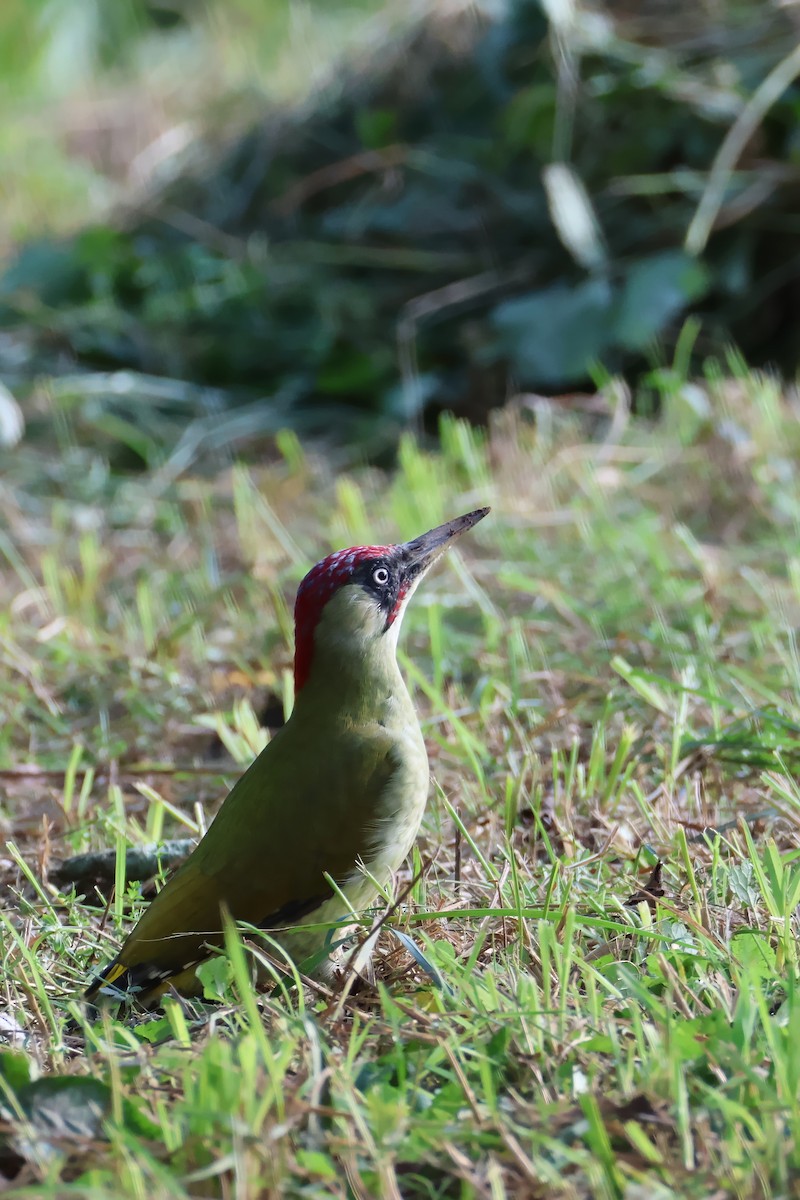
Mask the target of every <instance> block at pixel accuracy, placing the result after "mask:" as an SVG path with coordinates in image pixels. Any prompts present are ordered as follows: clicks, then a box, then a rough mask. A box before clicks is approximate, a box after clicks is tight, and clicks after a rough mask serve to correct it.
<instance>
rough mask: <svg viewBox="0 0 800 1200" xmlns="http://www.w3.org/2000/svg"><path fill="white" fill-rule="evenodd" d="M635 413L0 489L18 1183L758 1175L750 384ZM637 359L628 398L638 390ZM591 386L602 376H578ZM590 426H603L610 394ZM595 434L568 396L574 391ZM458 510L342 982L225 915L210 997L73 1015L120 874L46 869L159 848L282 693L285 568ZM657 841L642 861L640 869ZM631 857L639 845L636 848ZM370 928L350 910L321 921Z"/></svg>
mask: <svg viewBox="0 0 800 1200" xmlns="http://www.w3.org/2000/svg"><path fill="white" fill-rule="evenodd" d="M656 384H657V386H658V387H659V388H660V389H661V393H662V398H663V402H664V406H665V408H664V414H663V417H662V419H661V421H660V422H659V424H658V425H654V426H652V427H651V426H649V425H648V424H647V423H645V422H641V421H633V420H629V421H625V420H624V419H623V420H620V419H619V416H620V414H619V413H618V417H617V420H615V422H614V423H613V424H608V423H606V422H601V424H600V427H599V428H598V429H595V431H594V436H593V438H591V439H590V438H589V436H588V434H587V429H586V427H585V426H584V425H582V424H581V422H580V420H579V419H578V418H577V417H575V416H574V415H570V414H568V413H565V412H564V411H563V410H562V409H561V408H560V407H559V406H558V404H555V403H554V404H545V403H544V402H538V401H537V402H535V403H536V404H537V405H538V414H537V420H536V422H533V421H531V420H530V417H529V410H528V409H527V408H526V404H525V403H519V404H517V405H516V406H513V407H511V408H509V409H507V410H505V411H504V412H501V413H498V414H496V416H495V418H494V419H493V421H492V423H491V426H490V428H489V429H488V431H486V432H485V433H480V432H476V431H474V430H471V429H469V428H468V427H467V426H465V425H462V424H458V423H455V422H445V423H444V425H443V428H442V442H441V449H440V450H439V451H437V452H435V453H433V452H431V453H429V452H426V451H423V450H421V449H420V448H419V447H418V445H416V444H415V443H414V441H413V440H411V439H410V438H409V439H408V440H407V441H406V442H405V443H404V446H403V449H402V453H401V455H400V462H399V465H398V467H397V469H396V471H395V472H394V473H392V474H384V473H381V472H378V471H375V470H372V469H370V470H367V469H363V470H353V471H352V472H350V473H349V474H347V475H342V474H338V475H337V474H336V473H335V472H334V471H333V469H332V468H330V467H328V466H326V464H325V463H324V462H323V461H321V460H318V459H315V458H313V457H310V456H308V455H307V454H306V453H304V451H303V450H302V449H301V448H300V446H299V445H298V443H297V442H296V440H295V439H294V438H292V437H288V438H283V439H282V440H281V443H280V446H281V454H280V456H279V457H278V458H276V461H275V462H273V463H271V464H269V465H266V466H262V467H253V466H250V467H244V466H240V467H236V468H235V469H233V470H232V471H231V472H229V473H227V474H222V475H217V476H215V477H211V478H203V477H201V476H194V477H188V476H182V477H178V478H176V479H173V480H171V481H166V482H165V481H164V480H163V479H162V478H159V476H158V475H157V474H154V475H151V476H136V477H129V478H122V479H113V478H112V477H110V476H109V474H108V472H107V471H106V470H105V468H104V466H103V463H102V462H101V461H99V460H95V459H94V458H93V457H92V454H91V453H90V452H89V451H87V450H86V449H84V448H82V447H80V446H79V445H77V444H75V442H74V441H73V440H72V439H71V436H70V424H69V421H70V418H69V413H68V412H66V413H59V414H58V420H59V422H60V428H61V452H60V454H59V455H58V456H47V455H45V454H43V453H41V452H37V451H35V450H34V449H32V448H25V447H23V448H22V449H20V450H19V451H18V452H17V453H16V456H15V459H14V461H13V462H10V463H9V464H8V469H7V470H6V471H5V472H4V477H3V480H2V483H0V531H2V532H0V552H1V553H2V559H3V565H2V568H0V656H1V657H2V663H3V667H4V670H3V672H2V674H1V675H0V711H1V712H2V714H3V721H2V723H0V797H1V798H2V799H0V828H2V832H3V834H4V838H5V839H7V848H6V850H5V851H4V852H2V855H0V870H1V871H2V878H3V883H4V885H5V886H4V889H3V891H2V893H0V894H1V895H2V896H3V900H2V907H1V908H0V922H1V923H2V930H3V932H2V938H1V939H0V942H1V944H2V955H3V957H2V967H0V994H1V995H2V1011H1V1013H0V1037H2V1038H3V1041H4V1048H3V1049H0V1114H2V1126H0V1172H2V1173H4V1174H5V1175H6V1176H7V1177H9V1178H10V1179H13V1185H12V1191H13V1194H15V1195H26V1194H27V1195H30V1196H36V1197H37V1198H40V1197H59V1198H60V1197H62V1196H68V1195H71V1194H76V1195H80V1196H87V1197H93V1198H94V1197H97V1198H99V1197H112V1196H120V1195H125V1196H175V1197H190V1196H191V1197H199V1196H209V1197H216V1196H220V1197H233V1196H237V1197H240V1196H241V1197H245V1196H248V1197H249V1196H253V1197H255V1196H261V1195H276V1194H280V1195H285V1196H290V1197H331V1196H334V1197H356V1198H359V1200H360V1198H372V1197H377V1196H381V1197H403V1198H404V1200H405V1198H409V1200H410V1198H414V1200H416V1198H417V1197H419V1198H423V1197H424V1198H433V1197H442V1198H444V1197H459V1198H463V1200H466V1198H467V1197H470V1198H471V1197H487V1198H490V1200H496V1198H499V1197H505V1196H509V1197H511V1196H514V1197H518V1196H530V1197H545V1196H547V1197H553V1196H558V1197H570V1198H571V1197H609V1198H616V1197H635V1196H648V1197H656V1198H658V1197H665V1198H666V1197H671V1196H675V1195H680V1196H686V1197H698V1198H700V1197H707V1196H711V1195H713V1196H720V1197H722V1196H725V1197H727V1196H735V1197H742V1198H744V1197H748V1198H749V1197H753V1196H765V1197H766V1196H783V1195H785V1196H788V1195H790V1194H793V1188H794V1187H795V1186H796V1180H797V1177H798V1169H799V1168H800V1161H799V1159H798V1150H797V1145H798V1137H797V1135H798V1121H799V1119H800V1118H799V1114H798V1107H797V1095H798V1085H799V1084H800V987H799V986H798V964H797V943H796V918H795V908H796V905H797V902H798V900H799V899H800V861H798V860H799V858H800V852H798V850H797V848H796V842H797V828H798V822H799V821H800V788H799V787H798V784H797V780H796V770H797V759H798V749H799V748H800V711H798V656H797V647H796V644H795V637H794V630H795V628H796V625H797V614H798V606H799V605H800V558H798V554H797V527H798V515H799V514H800V487H799V486H798V482H799V476H798V468H797V463H798V461H800V458H799V457H798V454H797V450H798V445H797V443H798V440H799V436H798V427H797V421H796V416H795V414H794V410H793V408H792V406H791V404H790V403H789V401H788V400H787V399H786V398H785V397H783V396H782V395H781V394H780V393H779V391H778V390H777V389H776V388H775V387H774V386H773V384H772V383H771V382H770V381H769V380H767V379H764V378H761V377H758V376H755V375H751V374H748V373H747V372H746V371H744V369H743V368H742V367H741V365H740V364H738V363H736V362H735V361H732V362H731V363H729V364H728V367H727V373H726V375H725V376H723V375H722V374H721V373H720V372H719V371H717V370H711V369H710V370H709V374H708V378H707V379H706V380H705V381H701V382H700V383H699V384H696V385H692V386H693V387H701V388H702V392H703V396H704V399H705V401H706V402H707V403H706V406H705V408H707V411H706V412H705V415H704V416H703V418H702V419H700V418H698V417H697V416H696V414H697V412H698V411H699V410H698V406H697V405H696V403H695V400H696V396H694V397H693V395H692V393H691V392H689V391H688V390H687V389H688V385H687V384H686V383H685V381H684V382H681V380H680V379H678V378H676V376H675V375H674V373H673V374H670V372H668V371H667V372H662V373H661V374H660V375H659V376H658V379H657V380H656ZM654 386H655V384H654ZM609 395H611V393H610V392H609ZM622 415H623V417H624V413H623V414H622ZM593 419H594V420H597V418H593ZM484 502H488V503H491V504H492V505H493V513H492V516H491V518H490V519H489V520H487V521H486V522H484V523H483V524H482V525H481V526H479V527H478V529H476V530H475V532H474V533H473V534H472V535H471V536H470V537H469V538H468V539H464V541H463V543H461V544H460V545H459V548H458V550H457V552H454V553H453V554H452V555H451V556H450V557H449V561H448V562H447V564H446V565H444V566H443V567H442V568H440V569H439V571H438V573H437V574H436V576H435V577H433V578H431V579H430V580H429V581H428V582H427V584H426V587H425V589H424V590H423V591H421V592H420V593H419V594H418V595H417V597H415V600H414V604H413V606H412V609H411V611H410V612H409V614H408V617H407V623H406V628H405V630H404V635H403V638H402V658H403V667H404V670H405V673H406V676H407V678H408V679H409V681H410V686H411V688H412V690H413V694H414V696H415V700H416V703H417V706H418V708H419V711H420V713H421V715H422V718H423V723H424V730H425V735H426V739H427V742H428V746H429V750H430V757H431V764H432V769H433V773H434V776H435V779H436V787H435V789H434V790H433V792H432V795H431V799H430V802H429V806H428V812H427V816H426V820H425V825H424V830H423V833H422V835H421V837H420V839H419V843H418V847H417V849H416V850H415V853H414V856H413V861H412V862H411V863H410V864H409V865H408V869H407V871H405V872H404V874H403V877H402V878H401V879H400V880H399V881H398V893H399V895H401V896H402V897H403V899H402V901H401V903H400V904H399V905H398V906H397V907H396V908H394V909H392V910H390V915H389V917H388V918H387V919H386V921H385V923H384V926H383V928H382V929H381V931H380V937H379V942H378V950H377V953H376V956H375V983H374V987H367V988H364V989H362V990H361V991H357V990H351V985H352V979H348V980H347V985H346V986H345V987H344V988H343V990H342V991H341V992H339V993H335V992H330V991H328V990H327V989H325V988H323V987H320V986H318V985H317V986H310V985H307V984H302V983H301V984H300V986H293V985H292V984H293V976H292V974H291V972H290V974H289V975H288V976H287V975H285V974H284V973H282V972H281V971H279V970H276V973H275V980H276V982H275V986H274V987H273V988H272V989H266V990H261V991H257V990H256V989H254V987H253V985H252V983H251V981H250V960H251V957H252V956H254V955H260V956H261V957H264V953H265V950H266V948H265V947H263V946H261V945H258V946H256V947H255V948H253V947H252V946H251V945H250V944H248V943H246V942H243V941H242V939H241V936H240V935H239V933H238V932H237V931H236V930H231V931H230V934H229V938H228V943H227V948H226V954H225V955H224V956H223V957H222V958H220V959H219V960H217V961H215V962H214V963H213V964H212V965H211V966H210V967H209V968H207V969H206V977H205V981H206V985H207V989H208V993H209V995H210V996H215V997H217V999H218V1001H219V1002H218V1003H217V1004H216V1005H214V1006H204V1005H201V1004H199V1003H195V1004H192V1005H188V1004H187V1005H186V1006H180V1005H178V1004H177V1003H168V1005H167V1007H166V1011H165V1012H164V1013H155V1014H150V1015H149V1016H145V1017H142V1018H140V1019H129V1020H124V1019H114V1018H112V1017H111V1016H108V1015H106V1016H104V1017H103V1018H102V1020H101V1021H99V1022H96V1023H94V1024H92V1023H90V1022H88V1021H87V1019H86V1016H85V1014H84V1013H83V1011H82V1010H81V1008H80V1006H79V1004H78V1001H77V997H78V995H79V993H80V989H81V987H82V985H83V983H84V981H85V980H86V979H87V977H88V976H89V975H90V974H91V972H92V970H93V968H94V967H95V966H96V965H97V964H98V963H101V962H103V961H105V960H106V959H107V957H108V956H109V955H110V954H111V953H112V952H113V949H114V947H115V946H117V945H118V943H119V940H120V938H121V937H122V936H123V934H124V932H125V930H126V929H127V928H129V927H130V925H131V922H132V921H133V920H134V919H135V916H136V913H137V912H138V911H140V909H141V906H142V904H143V900H142V898H141V894H140V888H139V886H138V885H137V884H126V883H125V879H124V875H123V873H122V861H123V860H122V858H121V857H119V859H118V862H119V864H120V865H119V867H118V870H117V887H116V889H115V890H114V891H113V892H112V893H110V894H109V893H108V890H107V889H106V892H105V893H104V895H103V897H102V898H98V896H97V895H96V894H93V888H92V887H91V886H89V885H87V886H86V887H85V888H84V889H82V890H80V889H79V890H78V892H77V894H76V889H75V888H72V887H70V888H67V889H64V888H61V887H59V886H58V884H57V883H56V882H55V880H56V879H57V877H58V876H57V872H56V867H57V864H58V862H59V861H61V860H63V859H66V858H69V857H70V856H72V855H75V854H78V853H82V852H85V851H89V850H100V849H104V848H110V849H114V848H116V849H117V850H118V851H121V850H123V849H125V848H128V847H142V846H146V845H148V844H150V843H152V842H156V841H159V840H161V839H165V838H172V837H178V838H181V837H191V836H194V835H195V834H196V833H197V832H198V831H199V830H202V828H203V827H204V826H205V825H207V823H208V821H209V820H210V819H211V817H212V816H213V813H214V811H215V808H216V805H217V804H218V802H219V800H220V798H221V797H222V796H223V795H224V793H225V790H226V787H228V786H229V785H230V783H231V782H232V781H233V779H234V778H235V777H236V775H237V773H238V771H239V770H240V769H241V764H243V763H245V762H247V761H248V760H249V759H250V757H251V756H252V754H253V753H255V752H256V751H257V750H258V748H259V747H260V746H261V745H262V744H263V739H264V736H265V735H264V733H263V732H262V729H261V725H260V722H259V717H261V716H263V715H265V714H271V715H270V720H271V721H272V722H273V723H274V721H275V719H276V713H279V712H280V710H281V709H288V708H289V707H290V705H291V675H290V656H291V628H290V617H289V613H290V606H291V603H292V600H293V594H294V590H295V587H296V584H297V583H298V581H299V579H300V578H301V577H302V575H303V573H304V571H305V570H306V569H307V567H308V565H309V564H310V563H311V562H312V561H314V560H315V559H317V558H318V557H320V556H321V555H323V554H324V553H326V552H327V551H328V550H330V549H331V548H333V547H338V546H341V545H343V544H346V543H353V542H360V541H365V540H368V541H374V540H380V539H391V538H397V537H408V536H411V535H413V534H415V533H418V532H420V531H421V530H423V529H425V528H428V527H429V526H431V525H433V524H435V523H437V522H438V521H440V520H441V519H443V518H444V517H446V516H448V515H455V514H457V513H459V512H462V511H466V510H467V509H469V508H471V507H474V506H476V505H478V504H482V503H484ZM658 864H660V867H659V866H658ZM654 868H656V870H655V872H654ZM373 916H374V914H371V913H367V914H362V916H361V924H362V927H363V929H364V930H365V931H367V930H369V929H370V928H371V926H372V921H373Z"/></svg>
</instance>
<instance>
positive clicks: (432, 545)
mask: <svg viewBox="0 0 800 1200" xmlns="http://www.w3.org/2000/svg"><path fill="white" fill-rule="evenodd" d="M489 511H490V510H489V509H488V508H476V509H475V511H474V512H470V513H465V515H464V516H463V517H456V518H455V519H454V520H453V521H448V522H447V524H446V525H437V527H436V528H435V529H431V530H429V531H428V533H422V534H420V536H419V537H416V538H414V540H413V541H411V542H404V543H403V545H402V546H401V550H402V552H403V563H404V566H405V574H406V577H407V579H408V580H409V581H411V580H413V579H415V578H416V577H417V576H419V575H422V574H424V573H425V571H427V570H428V567H431V566H433V564H434V563H435V562H436V560H437V558H440V557H441V555H442V554H444V552H445V550H446V549H447V547H448V546H449V545H450V543H451V542H454V541H455V539H456V538H457V537H460V536H461V534H462V533H466V531H467V530H468V529H472V526H473V525H477V524H478V521H482V520H483V518H484V517H485V516H486V514H487V513H488V512H489Z"/></svg>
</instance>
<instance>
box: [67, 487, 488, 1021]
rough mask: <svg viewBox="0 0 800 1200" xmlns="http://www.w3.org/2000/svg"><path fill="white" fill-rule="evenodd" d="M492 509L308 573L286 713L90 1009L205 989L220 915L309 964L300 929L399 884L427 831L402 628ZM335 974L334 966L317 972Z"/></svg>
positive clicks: (93, 990)
mask: <svg viewBox="0 0 800 1200" xmlns="http://www.w3.org/2000/svg"><path fill="white" fill-rule="evenodd" d="M488 512H489V509H488V508H479V509H476V511H475V512H471V513H467V514H466V516H463V517H458V518H457V519H456V520H454V521H450V522H448V523H447V524H446V525H440V526H439V527H438V528H436V529H432V530H431V531H430V532H429V533H423V534H422V536H421V537H418V538H415V539H414V540H413V541H411V542H405V543H403V544H401V545H398V546H354V547H352V548H351V549H348V550H340V551H338V553H336V554H331V555H329V556H328V558H325V559H323V560H322V562H320V563H317V565H316V566H315V567H314V568H313V569H312V570H311V571H310V572H309V573H308V575H306V577H305V579H304V580H303V582H302V583H301V584H300V587H299V589H298V592H297V600H296V603H295V658H294V676H295V702H294V709H293V711H292V715H291V717H290V718H289V720H288V721H287V722H286V724H285V725H284V726H283V728H282V729H281V730H279V732H278V733H276V734H275V736H274V737H273V738H272V740H271V741H270V742H269V744H268V745H267V746H266V747H265V748H264V750H262V752H261V754H259V756H258V758H257V759H256V760H255V762H254V763H253V764H252V766H251V767H250V768H249V770H247V771H246V772H245V774H244V775H243V776H242V777H241V779H240V780H239V781H238V783H236V784H235V786H234V787H233V789H232V790H231V792H230V794H229V795H228V797H227V798H226V800H225V801H224V803H223V805H222V807H221V808H220V810H219V812H218V814H217V816H216V818H215V820H214V821H213V822H212V824H211V825H210V827H209V829H208V832H207V833H206V835H205V837H204V838H203V839H202V841H201V842H200V843H199V844H198V846H197V847H196V849H195V850H194V851H193V852H192V854H190V856H189V858H188V859H187V860H186V862H185V863H184V864H183V865H182V866H181V867H180V868H179V870H178V871H177V872H176V873H175V875H173V876H172V878H171V879H170V880H169V882H168V883H167V884H166V886H165V887H164V888H163V889H162V891H161V892H160V893H159V894H158V896H156V898H155V900H153V902H152V903H151V904H150V906H149V907H148V908H147V909H146V911H145V913H144V915H143V916H142V918H141V920H140V921H139V923H138V924H137V925H136V927H135V928H134V930H133V932H132V933H131V934H130V936H129V937H128V939H127V941H126V942H125V944H124V945H123V947H122V950H121V951H120V953H119V955H118V956H117V957H116V958H115V959H114V961H113V962H112V963H110V964H109V965H108V966H107V967H106V968H105V970H104V971H103V972H102V974H101V975H99V976H98V977H97V978H96V979H95V980H93V982H92V984H91V986H90V987H89V989H88V991H87V993H86V995H87V998H88V999H93V998H94V997H96V996H98V995H110V996H113V997H115V998H116V999H120V996H121V993H122V992H125V993H127V995H128V996H132V997H133V998H135V999H136V1001H137V1002H138V1003H140V1004H144V1005H147V1004H151V1003H152V1002H153V1001H155V1000H157V998H158V997H159V996H160V995H161V994H162V993H163V992H165V991H167V990H169V989H170V988H176V989H177V990H178V991H182V992H184V993H191V992H193V991H194V992H196V991H197V990H198V982H197V979H196V976H195V973H194V968H195V967H196V966H197V964H198V963H199V962H201V961H202V960H203V959H204V958H206V957H207V956H208V954H209V953H210V952H211V950H212V948H213V947H217V946H220V945H221V943H222V940H223V932H222V931H223V922H224V914H225V913H226V912H227V913H229V914H230V916H231V917H233V918H234V919H236V920H239V921H245V922H248V923H249V924H251V925H255V926H258V927H260V928H262V929H264V930H265V931H268V932H269V933H270V935H271V936H272V937H274V938H276V940H278V941H279V943H280V944H281V945H282V946H283V948H284V949H285V950H286V951H287V953H289V954H290V955H291V957H292V958H293V959H294V960H295V962H301V961H303V960H304V959H306V958H308V957H309V956H311V955H313V954H315V953H316V952H317V951H319V950H321V949H322V948H323V947H324V945H325V939H326V937H327V935H328V931H327V930H326V929H325V928H319V929H316V930H312V929H309V928H302V927H303V926H310V925H318V926H319V925H324V924H325V923H326V922H327V923H328V925H329V926H330V924H331V923H333V922H336V921H338V920H341V919H342V918H344V917H346V916H347V915H348V913H349V912H350V911H352V910H356V911H358V910H359V909H363V908H364V907H366V906H367V905H369V904H370V903H371V902H372V901H373V900H374V898H375V895H376V883H377V884H379V885H385V884H387V883H388V882H389V881H390V879H391V876H392V874H393V872H395V871H396V870H397V869H398V867H399V866H400V864H401V863H402V862H403V860H404V859H405V857H406V855H407V854H408V852H409V850H410V849H411V846H412V845H413V842H414V839H415V838H416V836H417V832H418V830H419V826H420V822H421V820H422V814H423V812H424V809H425V803H426V800H427V797H428V784H429V774H428V758H427V754H426V751H425V743H424V741H423V740H422V733H421V731H420V727H419V721H418V720H417V715H416V713H415V711H414V707H413V705H412V703H411V697H410V696H409V694H408V691H407V690H406V686H405V684H404V682H403V679H402V676H401V675H400V671H399V669H398V666H397V658H396V649H397V637H398V633H399V631H400V624H401V621H402V618H403V613H404V612H405V609H406V605H407V604H408V601H409V600H410V599H411V596H412V595H413V593H414V590H415V588H416V587H417V584H418V583H419V582H420V580H421V579H422V577H423V575H425V573H426V572H427V571H428V569H429V568H430V567H431V566H432V565H433V563H434V562H436V560H437V559H438V558H439V557H440V555H441V554H442V553H443V552H444V550H445V549H446V548H447V547H448V546H449V545H450V543H451V542H452V541H453V540H454V538H456V537H458V536H459V535H460V534H462V533H464V532H465V531H466V530H467V529H471V528H472V526H473V525H475V524H477V522H478V521H481V520H482V519H483V518H484V517H485V516H486V514H487V513H488ZM327 877H329V878H327ZM329 879H333V880H335V882H336V884H337V886H338V889H339V892H340V893H341V894H338V893H337V891H336V890H334V889H333V888H332V887H331V884H330V882H329ZM342 896H344V897H345V899H344V900H343V899H342ZM330 971H331V962H330V959H329V958H328V959H326V960H325V963H324V964H323V965H322V966H321V967H319V968H318V969H317V974H318V975H321V976H322V977H323V978H324V977H325V976H326V975H329V974H330Z"/></svg>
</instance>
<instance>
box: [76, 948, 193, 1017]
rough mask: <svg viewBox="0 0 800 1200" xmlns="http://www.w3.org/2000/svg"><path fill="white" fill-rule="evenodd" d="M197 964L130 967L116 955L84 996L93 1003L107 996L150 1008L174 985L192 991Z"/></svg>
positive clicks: (153, 964) (143, 964)
mask: <svg viewBox="0 0 800 1200" xmlns="http://www.w3.org/2000/svg"><path fill="white" fill-rule="evenodd" d="M195 965H196V964H193V965H192V966H191V967H181V968H179V969H178V970H175V969H174V968H170V967H159V966H157V965H156V964H155V963H152V962H143V963H136V965H135V966H132V967H129V966H127V964H126V963H124V962H123V961H122V960H121V959H120V958H115V959H113V960H112V961H111V962H110V963H109V964H108V966H107V967H104V968H103V970H102V971H101V972H100V974H99V975H96V976H95V977H94V979H93V980H92V981H91V983H90V984H89V986H88V987H87V989H86V991H85V992H84V993H83V998H84V1000H86V1001H88V1002H89V1003H90V1004H96V1003H97V1001H98V1000H103V999H107V1000H111V1001H116V1002H117V1003H127V1004H135V1005H137V1006H138V1007H140V1008H148V1007H150V1006H151V1005H152V1004H153V1003H154V1002H155V1001H157V1000H158V999H159V998H160V997H161V996H162V995H163V994H164V992H166V991H168V990H169V989H170V988H172V987H175V988H177V989H178V990H179V991H181V992H183V993H184V995H190V994H191V984H192V980H193V978H194V981H195V983H196V982H197V979H196V976H195V975H194V966H195Z"/></svg>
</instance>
